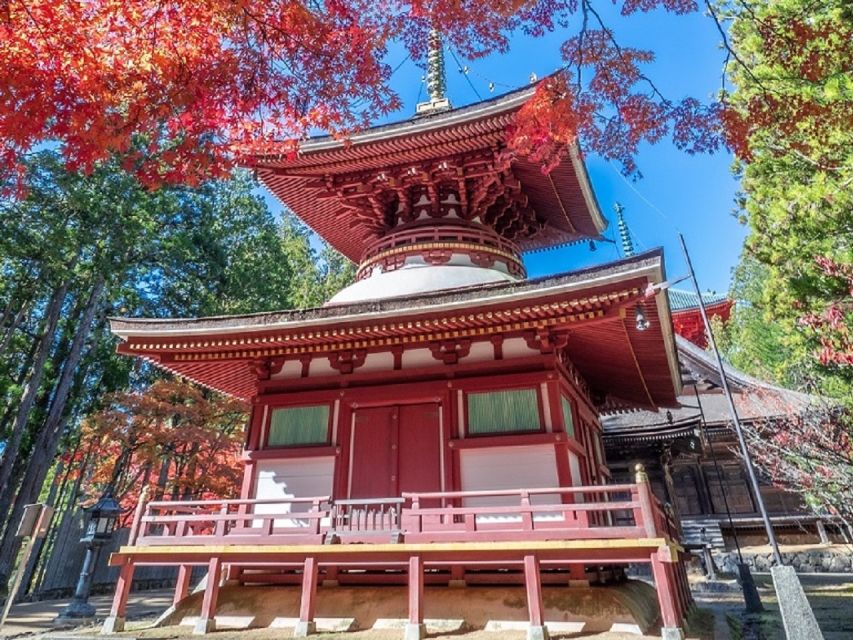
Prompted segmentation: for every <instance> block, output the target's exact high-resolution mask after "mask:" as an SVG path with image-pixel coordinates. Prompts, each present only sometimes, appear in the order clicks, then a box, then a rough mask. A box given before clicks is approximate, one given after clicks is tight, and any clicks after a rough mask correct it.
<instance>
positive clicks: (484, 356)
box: [459, 340, 495, 362]
mask: <svg viewBox="0 0 853 640" xmlns="http://www.w3.org/2000/svg"><path fill="white" fill-rule="evenodd" d="M494 359H495V347H494V345H493V344H492V341H491V340H481V341H480V342H472V343H471V350H470V351H469V352H468V355H467V356H465V357H464V358H461V359H460V360H459V362H483V361H486V360H494Z"/></svg>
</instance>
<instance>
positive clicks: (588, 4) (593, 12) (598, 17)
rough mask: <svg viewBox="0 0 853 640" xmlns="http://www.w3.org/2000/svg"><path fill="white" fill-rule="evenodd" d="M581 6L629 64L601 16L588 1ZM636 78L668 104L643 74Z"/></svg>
mask: <svg viewBox="0 0 853 640" xmlns="http://www.w3.org/2000/svg"><path fill="white" fill-rule="evenodd" d="M707 1H708V0H706V2H707ZM581 6H582V7H585V9H584V11H587V10H588V11H589V12H590V13H591V14H592V15H593V16H595V19H596V21H597V22H598V24H599V26H600V27H601V29H602V31H604V33H606V34H607V38H608V39H609V40H610V43H611V44H612V45H613V48H614V49H616V52H617V53H618V54H619V57H620V58H621V59H622V61H623V62H625V63H628V64H630V60H628V59H627V58H626V57H625V53H624V51H623V49H622V47H621V45H620V44H619V43H618V42H617V41H616V38H615V37H614V36H613V31H611V30H610V29H609V28H608V27H607V26H606V25H605V24H604V21H603V20H602V19H601V16H600V15H599V13H598V12H597V11H596V10H595V9H593V7H592V5H591V4H590V0H582V5H581ZM638 77H639V78H640V80H643V81H644V82H645V83H646V84H648V85H649V87H651V89H652V92H653V93H654V94H655V95H656V96H657V97H658V98H660V100H661V101H662V102H665V103H666V104H670V101H669V100H667V99H666V97H665V96H664V95H663V94H662V93H661V92H660V91H659V90H658V88H657V86H656V85H655V83H654V82H652V80H651V78H649V77H648V76H647V75H645V74H644V73H639V70H638Z"/></svg>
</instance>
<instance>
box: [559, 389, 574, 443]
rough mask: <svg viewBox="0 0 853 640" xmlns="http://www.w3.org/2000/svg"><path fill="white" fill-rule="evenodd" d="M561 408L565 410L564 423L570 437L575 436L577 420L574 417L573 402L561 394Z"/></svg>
mask: <svg viewBox="0 0 853 640" xmlns="http://www.w3.org/2000/svg"><path fill="white" fill-rule="evenodd" d="M560 408H561V409H562V410H563V424H565V425H566V433H567V434H568V436H569V437H570V438H574V437H575V421H574V418H573V417H572V403H571V402H570V401H569V399H568V398H567V397H566V396H560Z"/></svg>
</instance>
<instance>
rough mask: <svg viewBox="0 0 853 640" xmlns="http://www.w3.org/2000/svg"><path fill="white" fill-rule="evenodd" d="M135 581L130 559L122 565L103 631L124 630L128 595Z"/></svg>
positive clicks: (114, 631)
mask: <svg viewBox="0 0 853 640" xmlns="http://www.w3.org/2000/svg"><path fill="white" fill-rule="evenodd" d="M132 582H133V563H132V562H131V561H130V560H128V561H127V562H126V564H123V565H122V566H121V571H120V572H119V574H118V582H116V594H115V596H114V597H113V605H112V608H111V609H110V615H109V617H108V618H107V619H106V620H104V627H103V630H102V633H117V632H119V631H124V614H125V611H127V597H128V596H129V595H130V585H131V583H132Z"/></svg>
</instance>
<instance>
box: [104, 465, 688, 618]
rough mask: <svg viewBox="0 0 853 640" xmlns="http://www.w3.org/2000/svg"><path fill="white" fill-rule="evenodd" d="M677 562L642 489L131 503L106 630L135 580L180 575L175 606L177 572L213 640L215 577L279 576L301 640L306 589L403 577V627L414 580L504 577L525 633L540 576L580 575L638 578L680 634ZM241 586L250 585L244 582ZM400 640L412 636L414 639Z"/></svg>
mask: <svg viewBox="0 0 853 640" xmlns="http://www.w3.org/2000/svg"><path fill="white" fill-rule="evenodd" d="M682 553H683V549H682V548H681V547H680V545H679V544H678V533H677V529H676V525H675V522H674V520H673V518H672V517H671V515H670V514H668V513H667V511H666V510H665V509H663V508H662V506H661V505H660V504H659V503H658V502H657V500H656V499H655V498H654V496H653V495H652V493H651V491H650V488H649V485H648V482H647V481H641V482H638V483H636V484H622V485H602V486H588V487H571V488H565V487H564V488H556V487H555V488H547V489H526V490H495V491H477V492H441V493H405V494H403V495H402V496H400V497H397V498H389V499H376V500H331V499H330V498H329V497H328V496H320V497H315V498H299V499H296V498H294V499H290V500H284V501H282V500H213V501H181V502H178V501H162V502H149V503H144V502H141V503H140V505H139V506H138V508H137V511H136V514H135V518H134V523H133V526H132V529H131V536H130V539H129V542H128V545H127V546H124V547H122V548H121V549H120V550H119V551H118V552H117V553H115V554H113V556H112V558H111V564H113V565H119V566H121V574H120V579H119V582H118V585H117V591H116V596H115V601H114V603H113V611H112V615H111V618H110V620H109V621H108V628H109V629H112V630H117V629H119V628H121V627H122V625H123V616H124V607H125V602H126V599H127V592H128V591H129V588H130V583H131V581H132V577H133V570H134V567H135V566H139V565H173V566H178V567H179V572H178V581H177V586H176V590H175V600H176V601H179V600H180V599H182V598H184V597H185V596H186V595H187V589H188V583H189V576H190V569H191V567H192V566H196V565H206V566H207V567H208V571H209V576H208V582H207V589H206V592H205V596H204V602H203V605H202V612H201V619H200V622H199V625H198V627H197V631H198V632H205V631H207V630H209V629H210V628H212V625H213V618H214V615H215V608H216V598H217V594H218V589H219V582H220V579H221V577H222V575H223V571H228V572H232V573H231V575H230V577H231V578H232V579H234V578H235V577H236V578H237V579H241V576H242V575H243V572H246V574H247V575H251V573H252V572H262V571H269V570H271V569H276V570H290V571H291V572H292V575H293V576H294V577H296V578H298V579H299V580H300V581H301V584H302V590H303V591H302V600H303V603H302V611H301V612H300V621H301V622H300V625H301V626H300V629H301V632H304V633H309V632H310V631H311V630H312V628H313V624H312V620H313V602H314V598H315V594H316V589H317V583H318V577H319V575H320V574H321V572H322V573H323V575H325V576H326V578H327V579H328V577H329V576H330V575H332V576H333V577H334V578H335V579H336V578H337V577H338V572H347V571H352V570H358V571H359V572H360V574H361V575H365V574H364V572H365V571H367V572H373V574H377V573H379V574H381V573H382V572H383V571H392V572H394V573H395V575H396V576H398V577H399V576H400V575H401V574H402V573H404V574H405V576H407V578H406V579H407V582H408V585H409V596H410V597H409V610H410V611H409V614H410V615H409V623H410V625H415V627H416V628H417V629H422V624H423V602H422V600H423V585H424V579H425V574H426V575H427V576H428V577H429V578H435V577H436V576H437V575H439V574H441V575H444V576H446V578H445V580H447V579H448V578H449V579H455V580H464V579H465V575H466V571H472V570H473V571H484V570H488V569H493V570H494V569H501V570H512V569H517V570H518V571H519V572H520V574H522V575H523V577H524V583H525V585H526V589H527V595H528V607H529V613H530V623H531V625H532V627H541V626H542V625H543V620H542V603H541V584H542V574H541V572H540V571H541V569H546V570H548V572H549V575H550V574H551V573H553V572H558V573H559V572H562V575H563V576H564V578H563V582H564V584H565V583H566V582H567V581H568V580H569V579H570V578H577V577H579V573H578V571H580V577H582V576H583V566H584V565H592V566H607V565H611V566H614V565H616V566H619V565H625V564H628V563H648V564H650V565H651V568H652V573H653V575H654V578H655V583H656V586H657V588H658V593H659V601H660V606H661V615H662V621H663V624H664V627H668V628H677V627H681V626H682V619H683V617H684V615H685V614H686V612H687V610H688V608H689V607H690V606H691V598H690V592H689V589H688V587H687V582H686V575H685V573H684V570H683V566H682V564H681V554H682ZM246 581H249V580H246ZM415 627H413V628H415Z"/></svg>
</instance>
